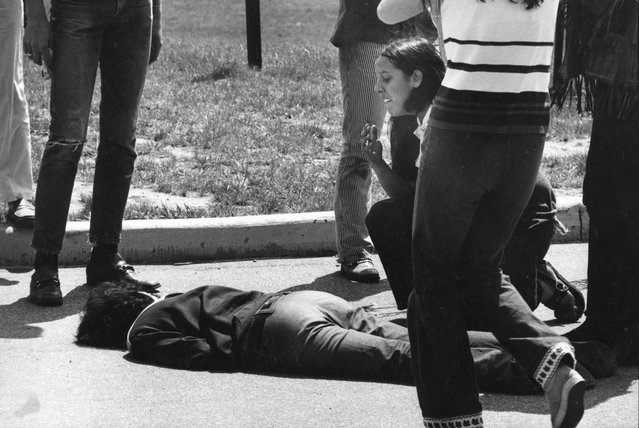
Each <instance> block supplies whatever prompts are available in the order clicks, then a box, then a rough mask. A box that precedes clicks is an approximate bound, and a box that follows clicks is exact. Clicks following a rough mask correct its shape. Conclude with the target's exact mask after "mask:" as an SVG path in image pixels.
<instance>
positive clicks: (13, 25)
mask: <svg viewBox="0 0 639 428" xmlns="http://www.w3.org/2000/svg"><path fill="white" fill-rule="evenodd" d="M23 25H24V18H23V12H22V1H15V0H12V1H3V2H1V3H0V202H6V203H7V204H8V205H9V209H8V210H7V212H6V218H7V221H8V222H9V223H12V224H13V225H15V226H26V227H32V226H33V223H34V221H35V213H34V209H33V205H32V204H31V202H29V199H30V198H31V197H32V196H33V175H32V172H31V135H30V130H29V108H28V106H27V98H26V96H25V93H24V80H23V77H22V26H23Z"/></svg>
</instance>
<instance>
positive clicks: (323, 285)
mask: <svg viewBox="0 0 639 428" xmlns="http://www.w3.org/2000/svg"><path fill="white" fill-rule="evenodd" d="M302 290H314V291H325V292H327V293H331V294H334V295H336V296H339V297H341V298H342V299H344V300H348V301H355V300H361V299H363V298H364V297H368V296H372V295H375V294H379V293H382V292H384V291H389V290H390V286H389V284H388V280H386V279H383V280H381V281H379V282H376V283H372V284H367V283H363V282H356V281H350V280H348V279H345V278H344V277H343V276H342V275H341V274H340V273H339V272H333V273H331V274H328V275H324V276H320V277H318V278H316V279H315V280H314V281H313V282H311V283H310V284H300V285H294V286H293V287H289V288H285V289H284V290H282V291H302Z"/></svg>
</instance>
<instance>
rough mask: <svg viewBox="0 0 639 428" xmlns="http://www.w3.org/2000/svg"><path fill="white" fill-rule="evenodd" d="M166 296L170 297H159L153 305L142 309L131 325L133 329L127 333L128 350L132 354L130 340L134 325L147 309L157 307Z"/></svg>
mask: <svg viewBox="0 0 639 428" xmlns="http://www.w3.org/2000/svg"><path fill="white" fill-rule="evenodd" d="M166 296H170V294H165V295H159V296H158V299H157V300H154V301H153V303H151V304H150V305H149V306H147V307H146V308H144V309H142V312H140V314H139V315H138V316H137V317H136V318H135V320H134V321H133V322H132V323H131V327H129V331H127V333H126V350H127V351H129V352H131V341H130V340H129V337H130V336H131V329H132V328H133V325H134V324H135V321H137V320H138V318H140V315H142V314H143V313H144V312H146V310H147V309H149V308H150V307H151V306H153V305H155V304H156V303H158V302H161V301H162V300H164V299H165V298H166Z"/></svg>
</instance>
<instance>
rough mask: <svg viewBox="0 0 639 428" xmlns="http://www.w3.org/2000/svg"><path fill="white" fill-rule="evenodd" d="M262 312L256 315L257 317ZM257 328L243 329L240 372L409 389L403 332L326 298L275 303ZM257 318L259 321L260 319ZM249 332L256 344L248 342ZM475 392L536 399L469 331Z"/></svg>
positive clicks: (486, 338) (513, 368) (526, 379)
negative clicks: (398, 385)
mask: <svg viewBox="0 0 639 428" xmlns="http://www.w3.org/2000/svg"><path fill="white" fill-rule="evenodd" d="M259 312H260V311H258V313H259ZM268 312H270V313H269V314H268V316H267V318H266V319H265V321H264V325H263V327H262V330H261V331H259V332H256V331H255V328H256V327H255V321H254V323H253V324H252V325H251V327H250V328H249V333H248V338H247V340H246V342H245V343H250V345H248V348H246V347H244V350H243V352H242V355H243V357H242V360H243V362H242V364H243V369H245V370H247V371H258V372H269V373H270V372H279V373H294V374H303V375H319V376H325V377H331V378H335V377H336V378H351V379H363V380H373V381H386V382H394V383H403V384H411V385H412V384H413V383H414V379H413V371H412V363H411V353H410V342H409V338H408V330H407V329H406V328H405V327H402V326H399V325H397V324H394V323H391V322H387V321H381V320H377V319H376V318H375V316H373V315H371V314H368V313H366V312H365V311H364V309H362V308H356V307H354V306H353V305H351V304H350V303H348V302H346V301H345V300H343V299H341V298H339V297H336V296H334V295H332V294H328V293H322V292H317V291H296V292H293V293H290V294H288V295H284V296H282V297H280V298H279V300H277V301H276V302H275V303H274V304H273V306H272V307H270V308H269V310H268ZM258 316H261V315H258ZM254 334H257V335H259V337H260V339H259V340H255V341H254V337H252V336H253V335H254ZM468 340H469V341H470V344H471V347H472V349H471V352H472V357H473V361H474V365H475V371H476V373H477V383H478V387H479V388H480V389H481V390H482V391H485V392H489V391H490V392H500V393H509V394H534V393H537V392H539V386H538V385H536V384H534V383H533V382H532V380H531V378H530V376H529V375H528V374H527V373H526V372H525V370H524V368H523V367H522V365H521V364H520V363H519V362H518V361H517V360H516V359H515V358H514V357H513V356H512V355H511V354H510V353H509V352H508V351H507V350H505V349H504V347H503V346H502V345H501V344H500V343H499V342H498V341H497V339H496V338H495V336H493V335H492V334H490V333H484V332H477V331H471V332H468Z"/></svg>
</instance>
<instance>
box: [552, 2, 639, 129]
mask: <svg viewBox="0 0 639 428" xmlns="http://www.w3.org/2000/svg"><path fill="white" fill-rule="evenodd" d="M559 8H560V9H559V14H558V17H557V34H556V37H555V58H554V74H553V84H552V86H551V88H550V92H551V97H552V101H553V103H554V104H556V105H558V106H559V107H561V106H562V105H563V103H564V101H565V99H566V97H568V96H569V95H572V94H573V91H574V92H576V94H575V95H576V96H577V107H578V109H579V111H581V108H582V104H583V105H585V108H586V109H587V110H592V108H593V100H592V97H593V95H594V97H595V100H594V101H595V104H596V109H597V110H598V111H599V112H600V114H603V115H605V116H608V117H614V118H618V119H627V118H628V117H629V116H630V114H631V112H632V111H634V110H635V109H637V108H639V90H638V86H639V85H638V83H639V67H638V58H639V42H638V33H639V30H638V22H639V0H561V3H560V6H559ZM584 93H585V95H586V98H585V100H583V99H582V94H584ZM583 101H585V102H583Z"/></svg>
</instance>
